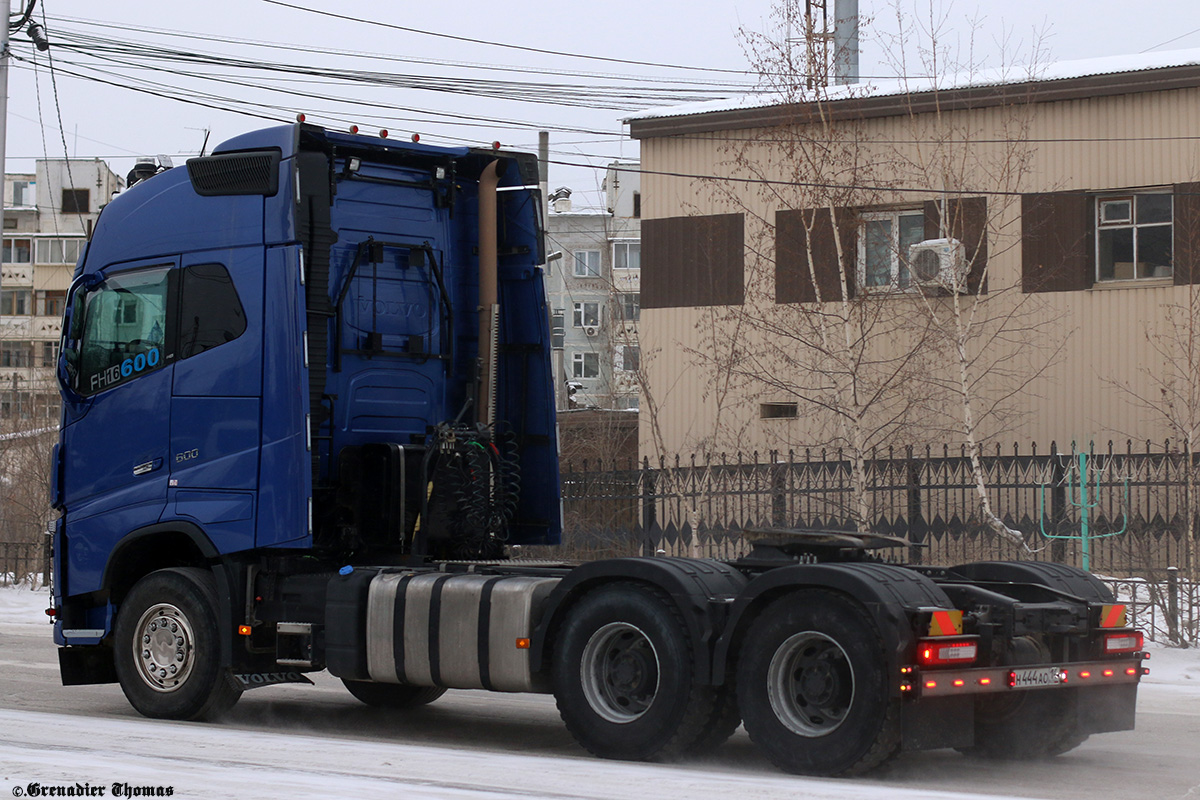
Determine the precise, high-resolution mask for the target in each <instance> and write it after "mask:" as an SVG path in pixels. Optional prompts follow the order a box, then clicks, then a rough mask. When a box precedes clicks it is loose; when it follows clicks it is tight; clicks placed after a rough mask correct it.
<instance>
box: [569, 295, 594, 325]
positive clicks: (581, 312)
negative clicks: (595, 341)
mask: <svg viewBox="0 0 1200 800" xmlns="http://www.w3.org/2000/svg"><path fill="white" fill-rule="evenodd" d="M588 306H595V317H594V320H595V321H594V322H588V319H589V318H588V316H587V311H588V308H587V307H588ZM572 311H573V313H572V315H571V322H572V325H571V327H572V328H599V327H600V302H599V301H596V302H592V301H591V300H581V301H579V302H577V303H574V304H572Z"/></svg>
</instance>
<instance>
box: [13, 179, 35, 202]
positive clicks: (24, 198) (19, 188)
mask: <svg viewBox="0 0 1200 800" xmlns="http://www.w3.org/2000/svg"><path fill="white" fill-rule="evenodd" d="M34 185H35V184H34V183H33V182H31V181H13V185H12V187H13V197H12V204H13V205H14V206H32V205H33V189H34Z"/></svg>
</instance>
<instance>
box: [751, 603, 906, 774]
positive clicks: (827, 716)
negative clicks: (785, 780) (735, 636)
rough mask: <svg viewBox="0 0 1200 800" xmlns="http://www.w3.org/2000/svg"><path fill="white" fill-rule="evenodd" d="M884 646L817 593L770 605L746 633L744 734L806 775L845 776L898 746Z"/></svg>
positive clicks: (860, 614) (857, 612) (845, 607)
mask: <svg viewBox="0 0 1200 800" xmlns="http://www.w3.org/2000/svg"><path fill="white" fill-rule="evenodd" d="M885 665H886V659H885V657H884V649H883V644H882V641H881V639H880V636H879V633H878V631H877V630H876V628H875V624H874V622H873V621H872V620H871V618H870V617H869V616H868V615H867V612H866V611H865V610H864V609H862V608H861V607H860V606H858V605H857V604H855V603H853V602H852V601H850V600H848V599H846V598H844V597H841V596H839V595H835V594H831V593H829V592H822V591H799V592H796V593H794V594H790V595H788V596H786V597H783V598H781V599H779V600H776V601H775V602H774V603H772V604H771V605H769V606H768V607H767V608H766V609H765V610H764V611H763V613H762V614H760V615H759V616H758V618H757V619H756V620H755V621H754V623H753V624H752V625H751V626H750V630H749V631H748V632H747V634H746V638H745V641H744V642H743V644H742V649H741V656H740V658H739V662H738V670H737V693H738V705H739V706H740V708H741V711H742V719H743V720H744V722H745V726H746V731H747V732H748V733H749V734H750V738H751V739H753V740H754V743H755V744H757V745H758V746H759V747H760V748H762V750H763V751H764V752H765V753H766V754H767V757H768V758H770V759H771V761H772V762H774V764H775V765H776V766H777V767H779V768H780V769H782V770H785V771H787V772H792V773H797V774H802V775H850V774H855V773H860V772H865V771H866V770H869V769H871V768H873V767H876V766H878V765H880V764H882V763H883V762H885V761H887V760H888V759H889V758H891V757H892V756H893V755H895V754H896V752H897V751H898V750H899V746H900V724H899V720H900V708H899V703H898V701H896V700H895V699H893V698H892V697H891V696H890V693H889V691H888V682H887V675H886V672H887V670H886V666H885Z"/></svg>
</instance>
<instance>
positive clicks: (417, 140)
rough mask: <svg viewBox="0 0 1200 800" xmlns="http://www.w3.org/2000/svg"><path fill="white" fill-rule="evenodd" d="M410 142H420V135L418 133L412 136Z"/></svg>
mask: <svg viewBox="0 0 1200 800" xmlns="http://www.w3.org/2000/svg"><path fill="white" fill-rule="evenodd" d="M412 140H413V142H414V143H416V142H419V141H421V134H419V133H414V134H413V135H412Z"/></svg>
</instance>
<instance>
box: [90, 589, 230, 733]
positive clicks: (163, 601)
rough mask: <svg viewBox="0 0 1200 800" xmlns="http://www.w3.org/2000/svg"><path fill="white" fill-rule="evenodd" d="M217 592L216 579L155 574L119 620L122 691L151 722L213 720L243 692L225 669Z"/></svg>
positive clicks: (126, 601)
mask: <svg viewBox="0 0 1200 800" xmlns="http://www.w3.org/2000/svg"><path fill="white" fill-rule="evenodd" d="M217 608H218V606H217V592H216V583H215V581H214V580H213V576H212V573H210V572H207V571H206V570H201V569H193V568H181V569H164V570H159V571H158V572H152V573H150V574H149V575H147V576H146V577H144V578H142V579H141V580H140V581H138V582H137V584H135V585H134V587H133V590H132V591H130V592H129V594H128V595H127V596H126V597H125V599H124V601H122V603H121V607H120V610H119V611H118V612H117V625H116V630H115V632H114V638H115V639H116V644H115V648H114V653H113V656H114V660H115V662H116V669H117V679H118V680H119V681H120V684H121V690H122V691H123V692H124V693H125V696H126V697H127V698H128V699H129V702H130V704H132V705H133V707H134V708H135V709H137V711H138V712H139V713H141V714H143V715H144V716H147V717H154V718H157V719H213V718H216V717H218V716H220V715H221V714H222V713H224V712H225V711H227V710H228V709H229V708H230V707H232V706H233V704H234V703H236V702H237V700H238V698H239V697H241V694H242V691H241V689H240V688H239V687H238V686H237V683H236V682H235V680H234V678H233V675H232V674H231V672H230V670H229V669H228V668H226V667H222V666H221V664H220V644H219V627H218V624H217Z"/></svg>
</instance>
